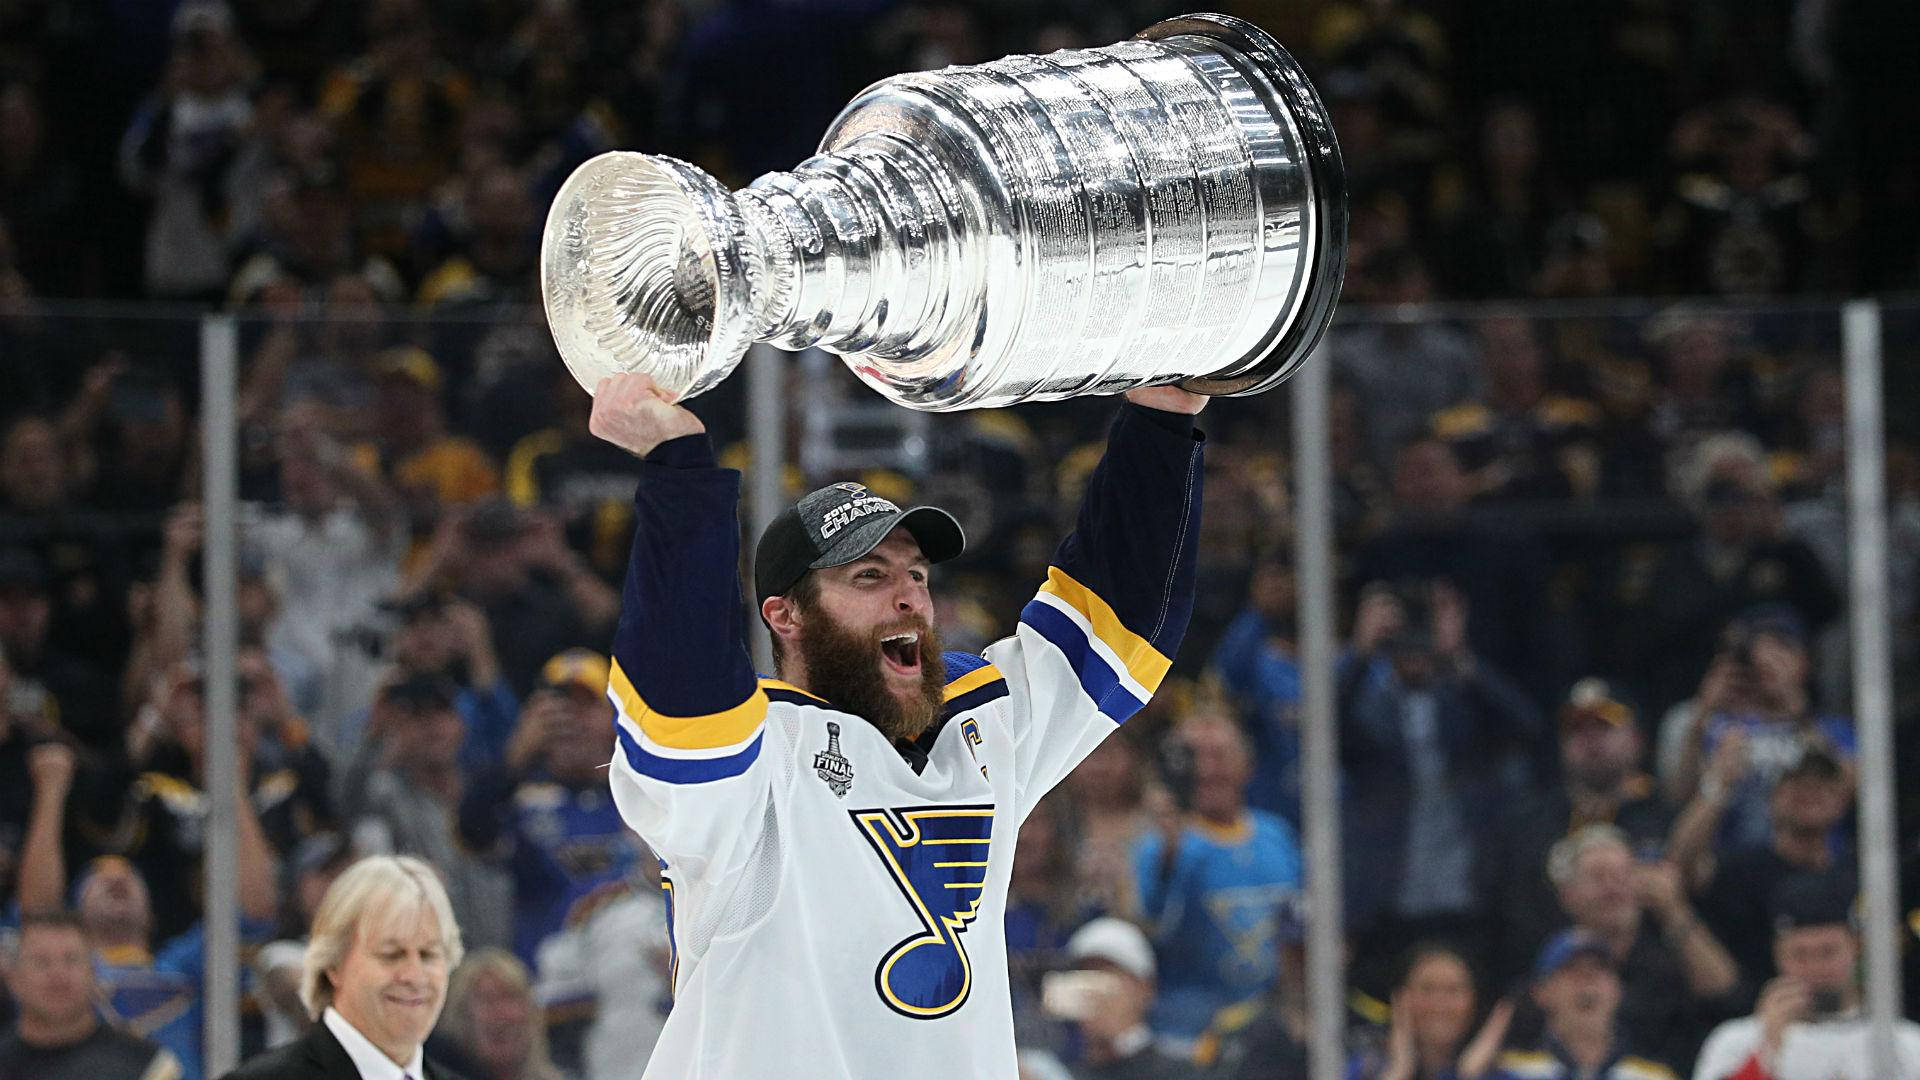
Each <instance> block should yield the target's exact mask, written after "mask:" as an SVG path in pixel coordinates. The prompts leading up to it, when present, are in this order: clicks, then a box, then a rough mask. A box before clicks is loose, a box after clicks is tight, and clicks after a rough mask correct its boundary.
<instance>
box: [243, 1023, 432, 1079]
mask: <svg viewBox="0 0 1920 1080" xmlns="http://www.w3.org/2000/svg"><path fill="white" fill-rule="evenodd" d="M425 1060H426V1072H427V1075H426V1076H424V1077H421V1078H419V1080H462V1077H461V1076H460V1074H459V1073H457V1072H454V1071H452V1070H450V1069H448V1068H446V1067H445V1066H442V1065H438V1064H435V1063H434V1061H433V1060H432V1059H431V1058H428V1059H425ZM223 1080H360V1070H358V1069H356V1068H354V1065H353V1059H352V1058H350V1057H348V1056H347V1051H346V1048H345V1047H343V1046H341V1045H340V1040H339V1039H336V1038H334V1037H333V1032H331V1031H329V1030H328V1029H327V1025H326V1024H325V1023H323V1022H319V1021H316V1022H315V1023H314V1025H313V1027H311V1028H309V1029H307V1033H306V1034H305V1035H302V1036H300V1037H299V1038H298V1039H295V1040H294V1041H293V1042H290V1043H288V1044H287V1045H285V1046H283V1047H281V1048H280V1049H278V1050H270V1051H268V1052H267V1053H264V1054H261V1055H260V1056H258V1057H256V1058H254V1059H253V1060H252V1061H249V1062H247V1063H246V1064H244V1065H242V1066H240V1067H239V1068H237V1069H235V1070H233V1071H232V1072H230V1073H228V1074H227V1075H226V1076H225V1077H224V1078H223Z"/></svg>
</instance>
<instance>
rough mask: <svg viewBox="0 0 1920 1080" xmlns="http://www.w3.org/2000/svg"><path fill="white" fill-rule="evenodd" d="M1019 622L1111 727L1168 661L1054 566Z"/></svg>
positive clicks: (1148, 692)
mask: <svg viewBox="0 0 1920 1080" xmlns="http://www.w3.org/2000/svg"><path fill="white" fill-rule="evenodd" d="M1020 621H1021V622H1022V623H1025V624H1026V625H1028V626H1030V627H1032V628H1033V629H1034V631H1035V632H1037V633H1038V634H1039V635H1040V636H1041V637H1043V638H1045V639H1047V641H1048V642H1049V643H1050V644H1052V645H1053V647H1054V648H1056V649H1059V650H1060V652H1061V653H1062V654H1064V655H1065V656H1066V658H1067V662H1068V663H1069V664H1071V665H1072V666H1073V671H1074V674H1075V675H1076V676H1078V677H1079V680H1080V686H1081V688H1082V689H1084V690H1085V691H1086V692H1087V696H1088V697H1091V698H1092V699H1093V701H1094V704H1095V705H1096V706H1097V707H1098V708H1099V710H1100V711H1101V712H1102V713H1105V714H1106V715H1107V716H1108V717H1109V718H1110V719H1112V720H1113V722H1114V723H1116V724H1121V723H1125V722H1126V721H1127V719H1128V718H1129V717H1131V716H1132V715H1133V714H1134V713H1136V712H1139V711H1140V709H1141V708H1142V707H1143V706H1145V705H1146V703H1147V699H1148V698H1151V697H1152V696H1153V693H1154V691H1155V690H1158V689H1159V688H1160V682H1161V680H1163V679H1165V678H1166V677H1167V670H1168V669H1169V668H1171V667H1172V666H1173V660H1172V659H1171V658H1169V657H1167V656H1166V655H1164V654H1162V653H1161V652H1160V650H1159V649H1156V648H1154V646H1153V644H1152V643H1151V642H1149V641H1148V640H1147V639H1146V638H1145V637H1142V636H1141V635H1139V634H1137V633H1135V632H1133V631H1132V630H1129V629H1128V628H1127V627H1126V625H1125V624H1124V623H1122V622H1121V621H1120V617H1119V616H1118V615H1116V614H1115V613H1114V610H1113V607H1112V605H1110V604H1108V603H1107V601H1106V600H1104V599H1102V598H1101V597H1100V596H1099V595H1098V594H1096V593H1095V592H1094V591H1093V590H1092V589H1089V588H1087V587H1086V586H1085V585H1083V584H1081V583H1080V582H1079V581H1076V580H1075V579H1074V578H1073V577H1072V575H1070V574H1068V573H1067V572H1066V571H1065V570H1062V569H1060V568H1059V567H1057V566H1055V567H1050V568H1048V571H1047V583H1046V584H1045V585H1042V586H1041V587H1040V591H1039V593H1037V594H1036V595H1035V596H1034V598H1033V599H1032V600H1030V601H1028V603H1027V606H1026V608H1025V609H1024V610H1022V611H1021V612H1020Z"/></svg>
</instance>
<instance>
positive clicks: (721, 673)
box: [590, 375, 771, 876]
mask: <svg viewBox="0 0 1920 1080" xmlns="http://www.w3.org/2000/svg"><path fill="white" fill-rule="evenodd" d="M590 428H591V430H592V431H593V433H594V434H595V435H597V436H599V437H600V438H602V439H605V440H607V441H608V442H611V443H613V444H614V445H616V446H619V447H621V448H622V449H625V450H627V451H628V452H629V453H632V454H634V455H636V456H637V457H639V458H640V459H641V461H640V462H639V475H640V480H639V484H638V485H637V488H636V491H635V493H634V518H635V524H634V536H633V554H632V557H631V558H630V559H629V560H628V564H627V580H626V585H625V588H624V590H623V591H622V594H621V598H620V618H619V623H618V627H617V629H616V630H615V633H614V643H613V673H612V680H611V683H612V684H611V686H610V687H609V688H608V694H609V696H610V697H612V698H613V702H614V706H615V709H616V710H617V714H618V715H617V719H616V725H617V731H616V741H617V749H616V752H615V754H614V767H613V772H612V784H613V793H614V798H615V801H616V802H617V803H618V804H619V806H620V812H621V815H622V816H623V817H624V818H625V819H626V821H627V823H628V824H629V825H631V826H632V827H633V828H634V830H635V831H636V832H638V833H639V834H640V835H641V836H642V837H643V838H645V840H646V841H647V843H648V844H649V845H651V846H652V847H653V849H654V850H655V851H656V852H657V853H659V854H660V855H661V856H662V857H663V858H665V859H666V860H667V862H668V864H669V867H670V868H671V869H672V870H673V871H675V872H677V873H681V874H686V873H693V874H696V875H698V874H705V875H708V876H712V875H717V874H725V873H727V872H728V871H730V870H731V869H734V868H736V867H737V866H738V865H739V864H740V862H741V861H742V860H744V859H745V857H746V856H747V854H748V853H749V852H750V851H751V848H752V844H751V843H750V842H748V841H750V839H751V837H752V835H753V834H754V833H755V831H756V830H757V828H758V825H759V822H760V821H761V820H762V818H763V815H762V813H761V808H762V807H763V806H764V805H765V801H766V799H767V797H768V793H769V790H770V787H769V785H770V783H771V780H770V776H771V772H770V771H769V770H768V769H766V768H764V767H757V766H760V765H761V760H760V758H761V745H762V739H763V728H764V723H763V722H764V720H765V717H766V711H767V697H766V694H765V693H764V692H763V691H762V690H761V689H760V682H759V679H758V678H757V677H756V676H755V675H754V671H753V665H752V661H751V660H750V659H749V658H748V656H747V651H746V615H745V606H744V605H743V604H742V602H741V599H740V583H739V579H738V577H737V570H736V568H737V567H738V566H739V558H740V523H739V518H738V513H737V506H738V503H739V498H740V474H739V473H738V472H735V471H734V470H732V469H722V468H719V467H717V466H716V465H715V464H714V458H713V447H712V445H711V444H710V443H709V442H708V441H707V436H706V428H705V426H704V425H702V424H701V422H700V420H699V418H698V417H696V416H694V415H693V414H692V413H690V412H688V411H687V410H686V409H685V408H683V407H681V406H678V405H675V404H674V403H673V401H672V399H671V397H670V396H669V395H668V394H666V393H665V392H664V391H662V390H661V389H660V388H659V387H658V386H657V385H656V384H655V383H654V382H653V380H652V379H651V378H649V377H648V376H645V375H623V376H619V377H616V378H613V379H608V380H605V381H603V382H602V383H601V384H600V386H599V388H598V389H597V391H596V393H595V396H594V403H593V417H592V420H591V423H590Z"/></svg>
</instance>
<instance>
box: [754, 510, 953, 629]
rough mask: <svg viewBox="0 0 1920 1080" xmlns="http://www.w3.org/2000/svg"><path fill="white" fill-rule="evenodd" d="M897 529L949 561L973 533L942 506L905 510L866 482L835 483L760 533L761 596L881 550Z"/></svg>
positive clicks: (932, 557)
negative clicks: (813, 572) (962, 526)
mask: <svg viewBox="0 0 1920 1080" xmlns="http://www.w3.org/2000/svg"><path fill="white" fill-rule="evenodd" d="M895 527H899V528H903V529H906V530H907V531H908V532H909V533H912V534H913V538H914V540H915V541H916V542H918V543H919V545H920V553H921V554H923V555H925V556H926V557H927V561H928V562H936V563H938V562H945V561H947V560H948V559H951V558H953V557H954V556H956V555H958V554H960V553H961V552H962V551H965V550H966V549H967V534H966V533H965V532H963V531H962V530H961V528H960V523H959V522H958V521H956V520H954V516H953V515H952V514H949V513H947V512H946V511H945V510H942V509H940V508H939V507H937V506H916V507H913V508H911V509H908V510H902V509H900V507H898V506H896V505H895V504H894V503H893V502H892V501H891V500H889V499H885V498H882V497H880V496H879V495H875V494H874V493H873V492H872V491H871V490H869V489H868V488H867V487H866V485H864V484H829V485H827V486H826V487H823V488H820V489H819V490H817V491H812V492H809V493H808V494H807V495H806V496H804V497H803V498H801V500H800V501H799V502H797V503H794V504H793V505H792V506H789V507H787V508H786V509H785V510H783V511H781V512H780V515H779V516H778V517H776V518H774V519H773V521H772V522H770V523H769V524H768V525H767V531H766V532H763V533H761V534H760V544H759V546H758V547H756V548H755V549H754V554H753V589H754V594H755V598H756V599H758V600H765V599H766V598H767V597H769V596H780V595H782V594H784V593H785V592H786V591H787V590H789V589H791V588H793V587H794V586H795V585H796V584H798V583H799V581H800V579H801V578H803V577H805V576H806V574H807V571H809V570H824V569H826V568H827V567H829V566H845V565H846V564H847V563H850V562H852V561H853V560H855V559H858V558H860V557H861V556H862V555H865V554H866V553H867V552H869V551H872V550H873V549H874V548H876V547H879V546H880V541H882V540H885V539H886V538H887V534H888V533H890V532H892V531H893V530H894V528H895Z"/></svg>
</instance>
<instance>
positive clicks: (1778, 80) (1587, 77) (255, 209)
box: [0, 0, 1920, 308]
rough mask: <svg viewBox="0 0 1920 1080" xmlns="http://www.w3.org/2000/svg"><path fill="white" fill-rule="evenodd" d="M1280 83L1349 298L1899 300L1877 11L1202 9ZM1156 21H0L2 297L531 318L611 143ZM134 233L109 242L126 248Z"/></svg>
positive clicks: (398, 17)
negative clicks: (576, 194)
mask: <svg viewBox="0 0 1920 1080" xmlns="http://www.w3.org/2000/svg"><path fill="white" fill-rule="evenodd" d="M1220 6H1221V7H1223V8H1225V9H1227V10H1229V11H1231V12H1232V13H1235V14H1240V15H1244V16H1246V17H1249V18H1252V19H1253V20H1254V21H1256V22H1258V23H1260V24H1261V25H1263V26H1264V27H1266V28H1267V29H1268V30H1269V31H1271V32H1272V33H1273V34H1275V35H1276V36H1277V37H1278V38H1279V39H1280V40H1281V41H1282V42H1283V43H1285V44H1286V45H1287V46H1288V47H1289V48H1290V49H1291V50H1292V51H1294V52H1295V53H1296V54H1298V55H1299V57H1300V58H1301V59H1302V60H1303V62H1304V63H1305V64H1306V65H1307V67H1308V69H1309V71H1310V72H1311V73H1312V75H1313V77H1314V79H1315V82H1316V85H1317V86H1318V87H1319V89H1320V92H1321V94H1322V96H1323V97H1324V98H1325V99H1326V102H1327V104H1328V106H1329V108H1330V109H1331V110H1332V113H1333V117H1334V126H1335V129H1336V130H1337V131H1338V133H1339V137H1340V142H1341V146H1342V150H1343V152H1344V155H1345V160H1346V165H1347V169H1348V172H1349V177H1350V180H1349V186H1350V189H1351V192H1352V199H1353V208H1354V222H1353V268H1352V273H1351V275H1350V280H1351V287H1352V288H1351V295H1352V298H1353V299H1357V300H1358V299H1367V300H1383V301H1395V300H1403V299H1415V298H1418V294H1419V292H1420V289H1419V288H1416V287H1415V286H1414V285H1413V284H1412V283H1411V282H1410V280H1409V279H1408V276H1407V274H1406V273H1405V272H1404V268H1405V267H1406V266H1407V265H1408V264H1409V263H1411V264H1415V265H1418V266H1419V267H1420V268H1421V269H1423V270H1424V274H1423V275H1421V280H1422V281H1423V282H1424V285H1423V286H1422V288H1424V289H1426V290H1429V291H1430V292H1431V294H1432V295H1434V296H1441V297H1448V298H1459V299H1471V298H1485V297H1514V296H1540V297H1594V296H1605V295H1612V294H1615V293H1628V294H1634V295H1652V294H1717V295H1728V296H1735V295H1738V296H1752V295H1781V294H1792V293H1812V294H1827V295H1832V294H1838V293H1843V292H1846V291H1848V290H1854V289H1868V290H1873V289H1895V288H1902V287H1906V288H1911V287H1913V286H1914V285H1915V284H1916V283H1920V225H1916V224H1915V222H1916V221H1920V194H1916V192H1920V183H1916V170H1917V169H1920V143H1916V140H1917V139H1920V136H1915V135H1914V134H1913V132H1914V131H1915V130H1920V123H1917V122H1916V121H1920V84H1916V81H1915V80H1916V78H1920V77H1916V76H1915V75H1914V74H1913V73H1912V65H1910V64H1907V63H1906V62H1905V60H1906V56H1905V51H1904V50H1903V49H1902V48H1901V44H1900V43H1902V42H1905V41H1910V40H1912V38H1913V36H1914V34H1915V32H1916V31H1920V21H1917V20H1920V16H1916V15H1915V14H1914V11H1913V9H1912V5H1910V4H1905V3H1903V2H1901V0H1760V2H1755V0H1700V2H1689V3H1681V2H1678V0H1616V2H1611V3H1602V4H1582V5H1575V6H1574V8H1573V9H1572V10H1561V9H1560V8H1556V7H1549V8H1542V7H1541V6H1540V5H1537V4H1532V3H1528V2H1526V0H1430V2H1423V3H1418V4H1415V3H1410V2H1407V0H1310V2H1296V3H1274V2H1272V0H1238V2H1236V3H1226V4H1222V5H1220ZM1182 10H1183V9H1182V7H1181V5H1178V4H1169V3H1166V2H1165V0H1117V2H1110V3H1095V2H1093V0H1044V2H1027V0H793V2H780V3H776V2H773V0H640V2H613V0H359V2H355V3H329V2H326V0H158V2H155V3H147V4H114V3H106V2H104V0H14V2H11V3H8V4H6V5H5V6H4V7H3V8H0V42H4V44H0V297H5V298H6V299H7V300H8V301H9V302H10V303H13V304H16V305H17V304H19V303H21V302H23V301H24V300H25V299H26V298H29V297H32V296H41V297H54V298H65V297H112V298H131V297H145V298H153V299H168V300H189V301H202V302H211V303H226V304H234V305H248V304H259V303H272V302H276V301H277V300H284V299H285V298H286V297H287V296H288V295H290V294H293V293H305V294H308V295H312V296H319V295H324V294H326V293H327V292H328V291H329V290H330V288H332V287H334V286H335V285H336V284H338V282H339V280H340V279H342V278H353V279H356V281H357V283H358V284H357V286H356V287H357V288H360V289H365V290H370V291H372V292H373V293H374V294H375V295H376V296H377V297H378V298H379V299H381V300H382V301H385V302H389V303H412V304H419V305H423V306H428V307H434V308H448V307H456V308H457V307H462V306H468V305H473V304H476V303H485V302H488V301H497V300H501V299H513V298H518V299H528V298H530V297H531V286H532V280H531V279H532V262H533V254H534V243H535V236H534V230H535V225H536V224H537V220H538V218H539V217H540V216H541V211H542V209H543V208H544V207H545V205H546V204H547V201H548V197H549V196H550V195H551V194H552V193H553V191H554V190H555V189H556V188H557V186H558V184H559V182H560V180H561V179H562V178H564V176H565V175H566V173H567V171H568V170H569V169H570V168H571V167H572V166H574V165H576V164H578V163H579V162H580V161H582V160H584V159H585V158H586V157H587V156H590V155H591V154H593V153H595V152H598V151H601V150H605V149H609V148H612V147H616V146H618V147H632V148H642V149H645V150H648V151H650V152H657V153H670V154H673V155H675V156H678V157H682V158H685V159H687V160H691V161H694V162H696V163H698V164H700V165H702V166H703V167H705V168H707V169H708V170H710V171H712V172H713V173H715V174H716V175H718V176H720V177H721V178H722V179H723V180H725V181H727V182H728V183H730V184H733V185H739V184H743V183H745V182H746V181H748V180H750V179H752V178H753V177H755V176H757V175H759V174H761V173H763V172H766V171H769V170H773V169H785V168H791V167H792V166H793V165H795V164H797V163H798V162H799V161H801V160H802V159H803V158H805V157H806V156H807V155H808V154H809V153H811V152H812V150H813V149H814V147H815V145H816V144H817V141H818V139H819V137H820V135H821V134H822V133H823V132H824V130H825V129H826V126H827V124H828V122H829V121H830V120H831V119H832V117H833V116H834V114H835V113H836V112H837V111H838V110H839V108H840V107H841V106H842V105H844V104H845V103H846V101H847V99H848V98H849V97H850V96H851V95H852V94H853V93H854V92H855V91H857V90H858V89H859V88H860V87H862V86H864V85H866V84H867V83H868V82H870V81H872V80H874V79H876V78H879V77H883V76H885V75H889V74H893V73H895V72H899V71H905V70H915V69H924V68H931V67H938V66H941V65H944V64H965V63H977V62H983V61H986V60H991V59H994V58H997V57H999V56H1002V55H1005V54H1008V53H1014V52H1045V51H1050V50H1052V49H1056V48H1062V47H1086V46H1096V45H1104V44H1108V43H1111V42H1113V41H1117V40H1120V39H1122V38H1125V37H1127V36H1129V35H1131V34H1133V33H1134V32H1136V31H1138V30H1139V29H1141V28H1142V27H1144V26H1146V25H1148V24H1149V23H1150V22H1152V21H1153V20H1155V19H1158V18H1162V17H1165V16H1168V15H1172V14H1177V13H1180V12H1181V11H1182ZM134 237H139V238H140V241H139V242H137V243H136V242H133V238H134Z"/></svg>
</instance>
